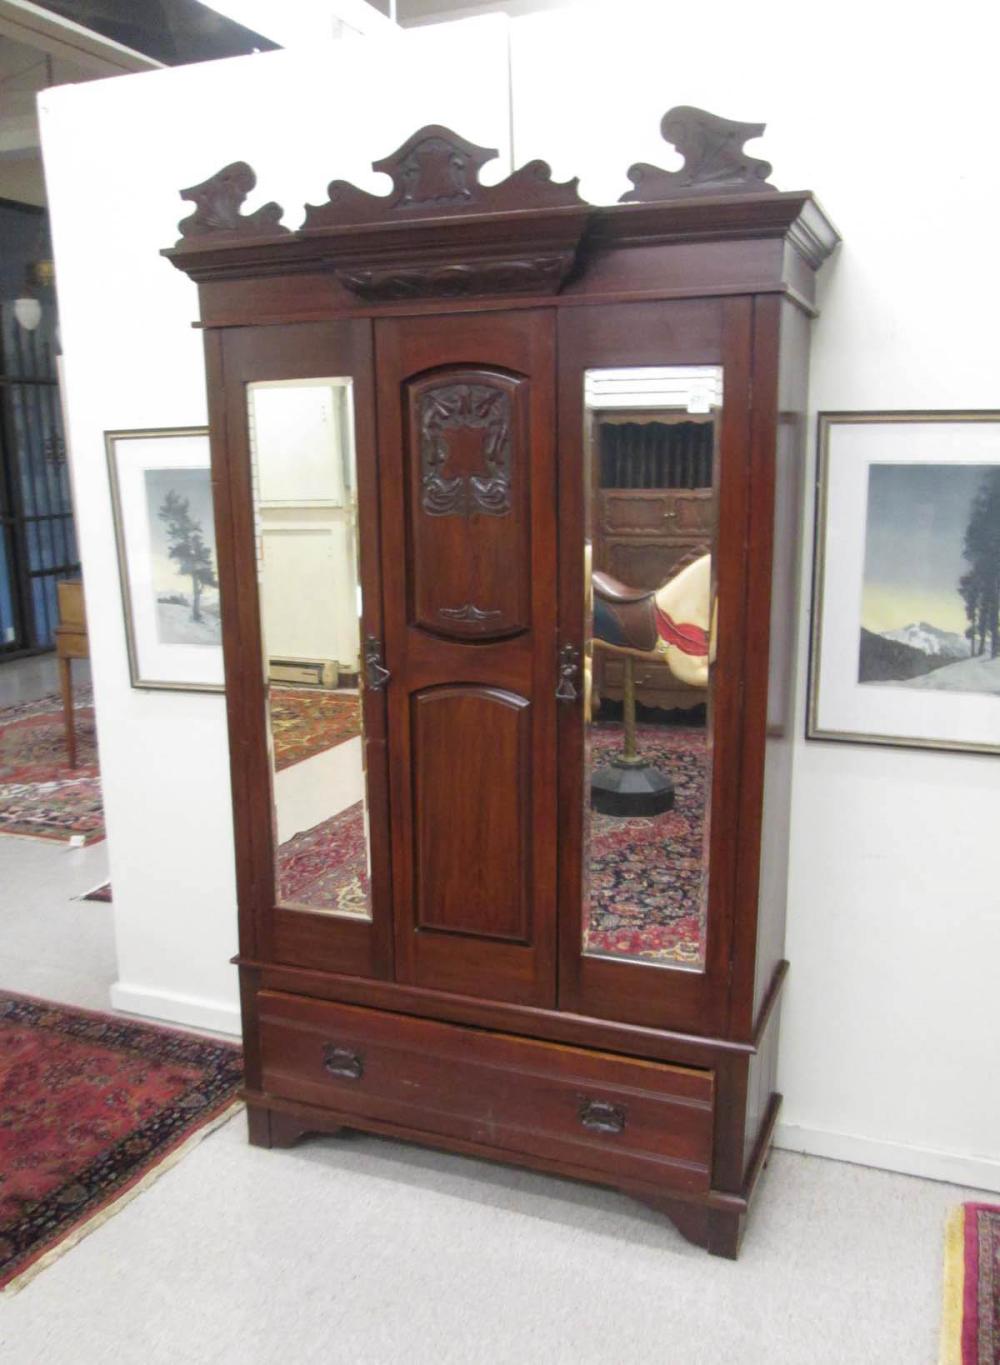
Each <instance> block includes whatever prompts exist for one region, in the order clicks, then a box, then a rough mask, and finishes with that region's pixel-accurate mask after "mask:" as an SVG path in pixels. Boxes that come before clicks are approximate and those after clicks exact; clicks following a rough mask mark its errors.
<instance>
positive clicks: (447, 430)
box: [375, 309, 557, 1006]
mask: <svg viewBox="0 0 1000 1365" xmlns="http://www.w3.org/2000/svg"><path fill="white" fill-rule="evenodd" d="M375 338H376V358H377V359H376V372H377V374H378V400H379V432H378V439H379V450H380V468H381V471H382V515H383V517H384V523H383V525H384V539H383V555H384V577H383V585H384V586H383V590H384V605H385V642H384V644H385V666H386V668H387V669H388V670H389V674H390V677H389V681H388V683H387V685H386V692H387V696H388V722H389V768H390V802H391V809H392V830H393V836H392V847H393V867H394V876H393V883H394V896H395V932H396V977H397V980H399V981H405V982H410V983H412V984H414V985H419V986H425V987H429V988H432V989H436V990H444V991H452V992H457V993H460V994H462V995H475V996H483V997H486V998H489V999H493V1000H506V1001H513V1002H517V1003H520V1004H531V1005H548V1006H552V1005H554V1004H555V1000H556V977H555V972H556V740H555V735H556V705H557V703H556V697H555V692H556V685H557V677H556V674H557V668H556V478H555V441H554V392H555V364H554V358H555V323H554V317H553V314H552V312H551V311H550V310H545V309H531V310H522V311H518V312H511V313H485V314H472V313H469V314H460V315H458V316H455V315H452V316H450V317H439V316H436V315H424V316H422V317H408V318H391V319H383V320H380V321H379V322H377V323H376V333H375Z"/></svg>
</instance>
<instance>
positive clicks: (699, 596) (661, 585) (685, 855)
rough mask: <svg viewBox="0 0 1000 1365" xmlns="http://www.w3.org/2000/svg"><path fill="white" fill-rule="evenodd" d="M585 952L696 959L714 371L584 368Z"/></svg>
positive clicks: (710, 658)
mask: <svg viewBox="0 0 1000 1365" xmlns="http://www.w3.org/2000/svg"><path fill="white" fill-rule="evenodd" d="M584 401H585V413H584V419H585V420H584V431H585V441H584V451H583V458H584V461H585V470H586V476H585V487H586V504H585V505H586V540H585V560H584V564H583V565H582V566H581V567H582V570H583V575H584V593H585V603H586V611H585V617H586V630H585V650H584V657H585V683H586V694H585V697H584V715H585V718H586V720H585V736H586V738H585V753H584V792H583V796H584V820H583V828H584V840H583V857H584V867H583V937H584V951H585V952H587V953H590V954H595V955H599V956H602V957H613V958H622V959H626V960H631V961H641V962H646V963H654V964H657V965H660V966H666V967H674V968H681V969H688V970H694V971H701V970H704V965H705V940H706V933H707V922H706V921H707V900H708V851H709V812H710V808H711V785H712V666H713V662H714V642H715V630H716V623H715V601H716V596H715V583H714V575H713V564H714V558H715V556H714V545H715V536H716V526H717V520H718V477H719V468H718V466H719V460H718V450H719V439H718V437H719V419H720V416H721V409H722V371H721V369H720V368H718V367H714V366H682V367H670V368H661V367H656V368H654V367H644V368H640V369H617V370H591V371H588V372H587V375H586V379H585V400H584Z"/></svg>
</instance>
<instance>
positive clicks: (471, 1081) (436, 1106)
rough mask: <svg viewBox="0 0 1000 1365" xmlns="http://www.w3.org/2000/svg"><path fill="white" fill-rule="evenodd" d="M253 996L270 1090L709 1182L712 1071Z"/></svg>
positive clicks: (573, 1170)
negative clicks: (256, 998)
mask: <svg viewBox="0 0 1000 1365" xmlns="http://www.w3.org/2000/svg"><path fill="white" fill-rule="evenodd" d="M258 1004H259V1011H260V1013H259V1018H260V1035H261V1047H262V1056H263V1088H264V1090H265V1092H266V1093H268V1094H270V1095H274V1096H278V1097H281V1098H285V1099H292V1100H299V1101H304V1102H306V1103H308V1104H316V1105H321V1106H323V1107H324V1108H325V1109H328V1110H330V1111H332V1112H333V1113H335V1114H336V1115H338V1116H342V1117H343V1119H344V1121H345V1123H348V1124H349V1123H350V1121H351V1119H352V1117H357V1119H358V1120H359V1126H361V1127H363V1126H364V1123H363V1120H364V1118H365V1117H368V1118H371V1119H374V1120H378V1121H380V1122H383V1123H391V1124H396V1125H399V1127H400V1128H402V1129H408V1130H410V1131H411V1132H412V1134H413V1136H415V1137H419V1135H420V1134H421V1133H426V1134H428V1135H436V1136H437V1137H439V1138H445V1139H447V1138H448V1137H454V1138H457V1139H461V1140H463V1141H465V1142H472V1143H477V1144H480V1145H482V1146H485V1147H488V1148H491V1149H494V1150H495V1151H496V1154H497V1155H498V1156H501V1157H506V1158H511V1157H516V1156H517V1154H518V1153H521V1154H524V1155H525V1156H526V1157H529V1158H530V1157H532V1156H534V1157H539V1158H542V1159H544V1160H545V1161H547V1162H549V1163H557V1164H559V1165H560V1166H564V1167H565V1168H566V1171H567V1173H568V1174H587V1173H590V1174H591V1175H592V1176H594V1177H596V1178H603V1179H604V1180H605V1181H607V1182H608V1183H613V1182H614V1181H627V1180H628V1179H630V1178H631V1179H634V1180H639V1181H648V1182H655V1183H657V1184H659V1185H669V1186H672V1187H673V1188H676V1189H684V1190H691V1191H698V1190H707V1189H708V1187H709V1177H710V1170H711V1152H712V1118H713V1076H712V1073H711V1072H709V1071H698V1070H694V1069H690V1068H683V1067H675V1066H667V1065H664V1064H662V1063H659V1062H647V1061H641V1060H635V1059H629V1058H625V1057H618V1056H613V1055H611V1054H609V1053H603V1052H591V1051H588V1050H586V1049H583V1048H573V1047H561V1046H558V1045H556V1044H552V1043H543V1042H536V1041H533V1040H531V1039H526V1038H516V1037H512V1036H510V1035H508V1034H500V1033H487V1032H484V1031H481V1030H478V1029H467V1028H462V1027H460V1026H457V1025H454V1024H441V1023H437V1022H435V1021H432V1020H427V1019H415V1018H410V1017H409V1016H405V1015H398V1014H388V1013H381V1012H379V1011H376V1010H368V1009H360V1008H356V1007H354V1006H350V1005H335V1004H329V1003H327V1002H325V1001H317V1000H307V999H303V998H300V997H296V996H290V995H282V994H279V993H277V992H272V991H263V992H261V993H260V995H259V996H258ZM443 1145H447V1142H445V1143H444V1144H443ZM529 1164H530V1162H529Z"/></svg>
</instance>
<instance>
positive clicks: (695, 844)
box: [585, 722, 708, 966]
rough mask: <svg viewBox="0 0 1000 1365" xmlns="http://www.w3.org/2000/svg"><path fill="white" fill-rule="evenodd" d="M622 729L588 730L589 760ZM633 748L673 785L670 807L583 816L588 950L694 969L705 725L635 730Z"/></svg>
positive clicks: (698, 949)
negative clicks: (658, 811)
mask: <svg viewBox="0 0 1000 1365" xmlns="http://www.w3.org/2000/svg"><path fill="white" fill-rule="evenodd" d="M621 742H622V728H621V725H620V724H619V723H617V722H601V723H599V724H595V725H594V726H592V728H591V746H592V748H591V762H592V765H593V766H594V767H596V766H598V765H599V764H601V763H602V762H606V761H607V759H608V758H609V757H610V756H611V754H612V753H613V752H615V751H616V750H617V749H619V748H620V746H621ZM637 747H638V750H639V753H640V754H643V755H646V756H648V757H649V758H650V760H651V761H652V762H653V763H655V764H656V766H657V767H658V768H660V769H661V770H662V771H663V772H665V773H667V774H669V776H670V777H671V779H672V780H673V783H674V807H673V809H672V810H669V811H665V812H664V813H663V814H662V815H654V816H643V817H639V818H635V819H623V818H621V817H616V816H612V815H599V814H598V813H597V812H596V811H593V810H591V811H589V818H590V822H591V823H590V899H589V903H590V919H589V922H588V924H587V930H586V936H585V937H586V947H587V951H588V952H592V953H603V954H610V955H613V956H615V957H630V958H634V957H641V958H646V959H653V960H655V961H657V962H676V963H682V964H684V965H687V966H697V965H699V964H700V963H701V962H702V961H703V960H704V951H705V928H706V914H705V911H706V907H705V894H704V867H705V860H704V852H703V850H704V840H705V795H706V792H705V786H706V775H707V772H708V745H707V735H706V732H705V729H704V727H697V726H679V725H678V726H670V725H639V726H637Z"/></svg>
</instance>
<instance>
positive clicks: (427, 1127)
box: [166, 109, 837, 1256]
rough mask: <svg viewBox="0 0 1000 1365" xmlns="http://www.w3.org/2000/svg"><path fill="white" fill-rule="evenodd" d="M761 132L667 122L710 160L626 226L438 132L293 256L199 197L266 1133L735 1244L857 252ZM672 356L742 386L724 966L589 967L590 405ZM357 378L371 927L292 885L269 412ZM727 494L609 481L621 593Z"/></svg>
mask: <svg viewBox="0 0 1000 1365" xmlns="http://www.w3.org/2000/svg"><path fill="white" fill-rule="evenodd" d="M760 131H762V129H761V128H760V126H759V125H738V124H732V123H728V122H726V121H724V120H719V119H715V118H714V117H713V116H711V115H706V114H704V113H703V112H702V111H698V110H691V109H682V110H675V111H672V112H671V114H670V115H668V116H667V118H666V119H665V120H664V134H665V136H667V137H668V139H669V140H670V141H672V142H673V143H674V144H675V145H676V146H677V147H678V148H679V149H680V150H681V151H682V153H683V154H684V156H685V165H684V168H683V170H682V171H680V172H675V173H669V174H668V173H666V172H662V171H657V170H655V168H649V167H640V168H634V169H633V181H634V184H635V189H634V190H633V192H632V193H631V194H630V195H628V196H626V198H627V199H629V200H630V201H631V202H627V203H623V204H620V205H616V206H612V207H601V208H592V207H589V206H587V205H584V204H582V202H581V201H580V200H579V198H578V196H577V194H576V184H575V182H569V183H567V184H566V185H555V184H553V183H552V180H551V175H550V173H549V171H548V168H547V167H546V166H544V164H542V163H532V165H531V166H528V167H524V168H522V169H521V170H519V171H517V172H515V173H514V175H512V176H510V177H509V178H508V179H507V180H506V181H504V182H503V184H502V185H499V186H496V187H486V186H483V185H482V184H481V183H480V181H479V171H480V168H481V166H482V165H483V164H484V163H485V161H487V160H488V159H489V156H490V153H489V150H488V149H485V148H479V147H476V146H474V145H473V144H470V143H467V142H465V141H464V140H463V139H461V138H459V137H458V136H457V135H455V134H452V133H450V132H449V131H448V130H446V129H441V128H430V129H422V130H420V132H418V133H417V134H415V135H414V137H413V138H411V139H410V140H409V142H407V143H406V144H404V146H403V147H401V148H400V149H399V150H398V151H397V152H396V153H394V154H393V155H392V156H391V157H388V158H386V160H385V161H384V162H382V163H378V167H377V168H378V169H380V170H384V171H385V172H386V173H387V174H388V175H389V176H390V178H391V179H392V182H393V189H392V191H391V192H390V193H389V194H388V195H385V196H378V195H369V194H366V193H364V192H362V191H359V190H356V189H355V188H354V187H351V186H345V185H342V184H338V183H335V184H334V185H332V186H331V188H330V198H329V201H328V203H327V204H325V205H322V206H318V207H316V208H311V209H309V211H308V217H307V222H306V225H305V227H304V228H303V229H301V230H300V231H298V232H294V233H284V232H282V231H279V230H278V229H277V215H276V214H275V213H273V212H272V213H270V215H269V214H267V213H263V214H262V215H261V216H260V218H259V219H258V218H257V216H256V215H247V216H243V215H242V213H241V208H242V203H243V199H244V197H245V193H246V189H247V188H249V185H248V168H244V169H241V168H239V167H236V168H230V171H235V174H233V175H230V176H229V179H228V180H224V181H223V182H221V183H215V180H217V178H214V179H213V181H209V182H205V184H204V185H203V186H199V187H195V190H194V191H191V192H189V197H191V198H193V199H194V202H195V204H196V212H195V214H194V215H192V216H191V219H190V220H189V222H188V230H187V231H185V233H184V236H183V237H182V242H181V244H180V245H179V247H178V248H174V249H171V250H170V251H168V252H167V253H166V255H167V256H168V257H169V259H170V260H171V261H172V262H173V264H175V265H176V266H177V267H178V268H180V269H182V270H184V271H186V272H187V273H188V274H189V275H190V276H191V277H192V278H194V279H195V280H197V281H198V283H199V285H200V299H201V316H202V325H203V326H205V328H206V329H207V330H206V358H207V366H208V376H209V394H210V408H211V430H212V448H213V470H214V480H215V490H216V516H217V526H218V543H219V560H220V577H221V585H222V603H223V626H224V641H225V656H226V669H227V678H228V706H229V717H230V740H231V752H232V771H233V787H234V821H235V833H236V845H237V885H238V891H239V899H240V946H241V954H242V956H241V958H240V959H239V963H240V977H241V989H242V1002H243V1017H244V1031H245V1042H246V1066H247V1090H246V1097H247V1102H248V1111H249V1124H250V1134H251V1141H253V1142H256V1143H258V1144H261V1145H284V1144H288V1143H290V1142H292V1141H295V1140H296V1139H297V1138H298V1137H299V1136H301V1135H302V1134H303V1133H306V1132H309V1131H318V1132H336V1131H337V1130H338V1129H340V1128H342V1127H347V1128H357V1129H361V1130H363V1131H367V1132H372V1133H376V1134H385V1135H389V1136H393V1137H397V1138H404V1139H407V1140H411V1141H416V1142H423V1143H428V1144H430V1145H436V1146H440V1147H443V1148H445V1149H446V1150H449V1151H455V1152H463V1153H467V1154H470V1155H475V1156H481V1157H487V1158H490V1159H494V1160H504V1161H511V1162H515V1163H520V1164H522V1165H525V1166H529V1167H531V1168H533V1169H536V1170H541V1171H548V1172H554V1173H557V1174H561V1175H570V1176H574V1177H577V1178H580V1179H583V1180H590V1181H595V1182H598V1183H604V1184H609V1185H613V1186H617V1187H618V1188H620V1189H623V1190H625V1191H627V1192H628V1193H630V1194H632V1195H633V1196H635V1197H636V1198H639V1199H642V1200H644V1201H645V1202H646V1203H647V1204H649V1205H650V1206H651V1207H653V1208H655V1209H657V1210H658V1211H659V1212H661V1213H663V1214H664V1215H665V1216H667V1217H669V1218H671V1219H672V1220H673V1221H674V1223H675V1224H676V1226H677V1227H678V1229H679V1230H680V1231H681V1233H682V1234H683V1235H684V1236H686V1237H688V1238H689V1239H690V1240H692V1241H694V1242H696V1243H697V1244H699V1245H702V1246H705V1247H707V1248H708V1249H709V1250H710V1251H712V1252H714V1253H716V1254H719V1255H726V1256H735V1255H736V1253H737V1250H738V1247H739V1241H740V1237H741V1234H742V1231H743V1227H744V1223H745V1219H746V1214H747V1210H748V1207H749V1204H750V1200H751V1198H752V1196H753V1193H754V1189H755V1187H756V1185H757V1183H758V1181H759V1178H760V1173H761V1171H762V1169H763V1166H764V1164H765V1161H766V1157H767V1152H768V1147H769V1144H770V1140H771V1133H772V1131H773V1126H774V1123H775V1120H776V1116H777V1113H778V1107H779V1104H780V1096H778V1095H777V1094H776V1092H775V1088H774V1086H775V1069H776V1058H777V1040H778V1028H779V1014H780V1009H779V1005H780V991H781V985H782V982H783V980H784V977H785V972H786V966H787V964H785V962H784V961H783V956H782V942H783V927H784V914H785V906H784V883H785V879H786V858H787V825H788V809H789V805H788V803H789V785H790V783H789V776H790V774H789V763H788V709H789V706H790V697H791V695H792V689H791V687H790V685H789V683H790V678H791V669H792V666H793V659H794V640H793V638H792V634H791V632H790V631H789V629H788V624H789V620H790V618H791V617H792V615H793V612H792V611H791V606H790V602H791V591H792V585H793V584H794V579H795V564H796V556H797V553H798V550H797V527H798V520H799V518H798V512H797V509H798V507H799V505H800V504H799V482H800V470H801V460H802V433H803V421H802V414H803V411H804V401H805V400H804V390H805V363H806V352H807V332H808V322H809V317H810V316H811V315H812V313H813V312H814V304H813V300H814V296H815V289H814V277H815V273H816V271H817V269H818V268H819V266H820V265H821V263H822V261H823V259H824V258H825V257H826V256H827V255H829V253H830V251H831V250H832V249H833V247H834V246H835V244H836V241H837V235H836V232H835V231H834V229H833V228H832V226H831V225H830V223H829V221H828V220H827V219H826V217H825V215H824V214H823V212H822V210H821V209H820V208H819V207H818V205H817V204H816V203H815V201H814V200H813V199H812V197H811V196H810V195H809V194H807V193H788V194H786V193H780V192H777V191H775V190H774V189H773V188H772V187H771V186H769V185H767V184H766V183H765V177H766V175H767V174H768V171H769V168H768V167H767V166H766V163H764V162H760V161H757V160H755V159H754V158H752V157H748V156H747V155H746V154H745V153H744V151H743V143H744V141H746V140H747V139H749V138H750V137H752V136H756V135H758V133H759V132H760ZM249 174H250V175H252V173H249ZM279 214H280V211H279ZM268 231H270V236H268V235H267V234H268ZM670 364H677V365H698V364H710V365H721V366H722V368H723V375H724V382H723V389H724V405H723V410H722V415H721V420H720V421H719V422H718V423H717V432H718V436H717V439H718V447H717V457H718V458H717V459H716V461H715V465H716V468H717V470H718V471H719V472H718V476H717V488H716V492H717V505H718V524H717V534H716V542H715V545H714V547H713V553H714V558H715V566H714V567H715V571H716V578H717V583H718V594H719V641H718V644H719V648H718V659H717V663H716V665H715V670H714V675H713V696H712V722H711V723H712V735H713V764H714V766H713V775H712V784H711V821H710V829H711V870H710V878H709V892H708V894H709V932H708V946H707V958H706V962H705V969H704V971H700V972H699V971H677V970H672V969H670V968H668V967H662V966H654V965H652V964H648V963H635V962H626V961H614V960H608V959H600V958H590V957H585V956H584V955H583V954H582V952H581V947H582V937H581V930H582V911H581V871H582V861H581V860H582V848H581V829H582V825H581V819H580V813H581V807H582V802H583V791H582V772H583V768H582V739H583V720H584V718H583V691H584V689H583V686H582V681H583V679H582V670H581V666H580V662H581V658H582V645H583V641H584V615H583V613H584V595H583V563H584V558H583V547H584V536H585V532H586V530H587V527H586V523H585V507H584V485H585V477H584V476H585V472H586V471H585V442H584V438H585V432H584V426H583V383H582V377H583V373H584V371H585V370H586V369H588V368H591V367H594V368H600V367H608V366H638V365H670ZM340 374H349V375H351V376H352V377H353V379H354V399H355V421H356V437H357V439H356V444H357V453H358V478H359V491H360V506H361V512H360V520H361V544H362V548H363V551H364V557H363V562H362V579H363V586H364V595H365V614H366V619H365V623H364V630H365V636H366V639H367V645H366V651H365V652H366V656H367V658H368V664H367V668H368V673H369V680H368V681H369V686H368V688H367V689H366V701H365V708H366V710H365V723H366V742H367V745H368V749H367V765H368V782H369V796H370V810H371V820H370V824H371V829H372V852H373V867H372V881H373V903H374V918H373V921H372V922H371V923H370V924H364V923H361V922H357V921H355V922H354V923H350V922H348V921H346V920H344V919H339V920H338V919H337V918H336V917H331V916H315V915H307V914H302V913H300V912H296V911H290V910H286V909H282V908H281V907H278V906H275V905H274V903H273V902H274V898H273V896H272V895H270V893H269V891H268V889H267V888H269V887H270V886H271V885H272V884H273V868H272V863H273V852H272V848H271V828H270V810H269V805H270V793H269V782H268V773H267V767H266V755H265V749H264V737H263V726H262V718H263V706H262V701H263V687H262V682H261V655H260V638H259V636H260V625H259V618H258V604H257V594H256V586H255V571H254V563H253V512H252V502H251V496H250V472H249V459H248V450H247V431H246V409H245V402H246V396H245V386H246V384H247V383H248V382H250V381H252V380H253V379H255V378H260V379H282V378H292V377H296V376H300V377H306V376H315V377H319V376H322V375H340ZM623 420H624V417H623ZM376 430H377V444H376ZM557 435H558V446H557V442H556V437H557ZM680 483H681V484H683V483H684V480H683V479H682V480H680ZM707 502H708V500H707V498H706V496H705V495H703V494H700V493H699V492H698V491H696V490H694V489H692V487H690V486H678V487H667V488H649V487H647V488H642V489H627V488H624V489H623V488H614V489H612V488H608V489H605V490H604V492H603V493H601V494H600V495H599V496H598V499H597V504H596V511H597V516H598V525H597V528H596V532H597V536H598V538H603V539H602V544H601V548H600V554H601V555H602V556H606V557H607V559H608V564H607V566H606V567H607V568H608V569H609V570H610V571H611V572H612V573H613V574H614V575H615V576H616V577H618V578H620V579H624V580H625V581H626V582H628V581H633V582H634V581H635V580H636V579H637V578H641V579H642V580H643V583H640V584H637V586H642V585H644V583H645V582H648V583H649V586H655V584H654V582H653V581H652V580H653V579H654V578H660V575H661V574H663V576H666V573H669V572H670V568H671V566H673V567H676V564H677V562H679V560H680V558H682V557H683V556H685V555H688V554H690V553H693V552H695V551H696V550H697V549H698V547H699V546H700V545H702V544H704V542H705V539H706V536H707V534H709V533H710V532H712V531H713V530H715V529H716V528H713V527H711V526H706V525H705V520H704V516H703V514H702V513H703V507H704V505H706V504H707ZM664 523H667V526H668V528H669V529H665V528H664ZM664 567H666V573H663V570H664ZM660 581H662V579H660ZM615 662H616V661H614V660H612V661H610V662H608V664H607V666H606V670H605V678H607V677H609V676H611V670H612V668H613V665H614V664H615ZM653 666H655V665H651V667H653ZM379 668H382V669H385V670H387V671H388V676H385V675H384V674H383V673H380V672H379V671H378V669H379ZM656 681H657V679H655V678H652V677H650V678H649V679H643V680H641V682H640V685H641V686H645V685H649V686H652V685H653V683H654V682H656ZM373 684H378V685H377V686H375V685H373ZM557 695H558V698H559V700H558V701H557ZM557 757H558V761H557ZM390 855H391V856H390ZM557 859H558V878H557V875H556V873H557ZM390 874H391V875H390ZM557 893H558V894H557ZM557 949H558V953H557Z"/></svg>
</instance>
